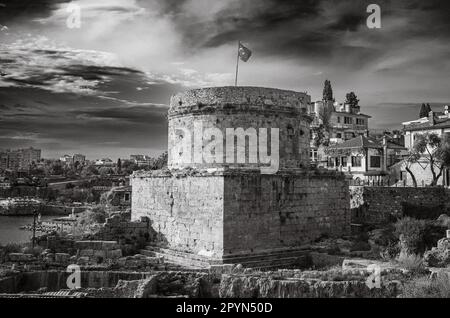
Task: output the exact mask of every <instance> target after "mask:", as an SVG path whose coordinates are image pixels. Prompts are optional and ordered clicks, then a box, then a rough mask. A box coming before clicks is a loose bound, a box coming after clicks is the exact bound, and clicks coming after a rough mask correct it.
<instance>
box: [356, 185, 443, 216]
mask: <svg viewBox="0 0 450 318" xmlns="http://www.w3.org/2000/svg"><path fill="white" fill-rule="evenodd" d="M350 198H351V201H350V208H351V211H352V223H365V224H379V223H385V222H389V221H393V220H395V219H398V218H401V217H403V216H411V217H415V218H418V219H436V218H437V217H438V216H439V215H441V214H449V212H450V200H449V199H450V189H445V188H442V187H424V188H421V187H419V188H412V187H364V186H350Z"/></svg>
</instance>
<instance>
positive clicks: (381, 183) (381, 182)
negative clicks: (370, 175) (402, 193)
mask: <svg viewBox="0 0 450 318" xmlns="http://www.w3.org/2000/svg"><path fill="white" fill-rule="evenodd" d="M349 185H350V186H364V187H408V185H407V184H406V180H400V181H394V180H385V179H378V180H375V179H373V180H361V179H350V180H349Z"/></svg>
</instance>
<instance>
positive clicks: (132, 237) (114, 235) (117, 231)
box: [88, 213, 155, 246]
mask: <svg viewBox="0 0 450 318" xmlns="http://www.w3.org/2000/svg"><path fill="white" fill-rule="evenodd" d="M88 238H89V239H92V240H100V241H118V242H119V243H120V245H124V244H140V245H141V246H142V245H145V243H146V242H149V241H151V240H153V239H154V238H155V232H154V231H153V230H152V228H151V226H150V221H149V219H148V218H145V217H144V218H137V219H135V220H134V221H130V214H129V213H119V214H116V215H113V216H112V217H110V218H107V219H106V222H105V224H104V225H103V227H102V228H100V230H98V231H97V232H96V233H95V234H93V235H91V236H89V237H88Z"/></svg>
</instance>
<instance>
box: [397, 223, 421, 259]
mask: <svg viewBox="0 0 450 318" xmlns="http://www.w3.org/2000/svg"><path fill="white" fill-rule="evenodd" d="M425 229H426V221H424V220H416V219H414V218H410V217H405V218H403V219H401V220H399V221H397V223H395V233H396V235H397V237H398V238H399V239H400V241H401V242H400V243H401V245H402V246H401V247H402V249H406V250H407V251H408V252H409V253H420V252H423V251H424V250H425V242H424V237H425Z"/></svg>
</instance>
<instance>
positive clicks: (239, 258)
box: [223, 250, 308, 264]
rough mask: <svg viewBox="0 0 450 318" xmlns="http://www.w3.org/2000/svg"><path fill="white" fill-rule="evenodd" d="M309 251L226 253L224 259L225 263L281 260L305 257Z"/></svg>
mask: <svg viewBox="0 0 450 318" xmlns="http://www.w3.org/2000/svg"><path fill="white" fill-rule="evenodd" d="M307 253H308V251H306V250H297V251H279V252H272V253H258V254H247V255H229V256H228V255H224V256H223V261H224V263H233V264H239V263H249V262H253V261H258V260H266V261H270V260H279V259H284V258H296V257H304V256H306V255H307Z"/></svg>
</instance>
